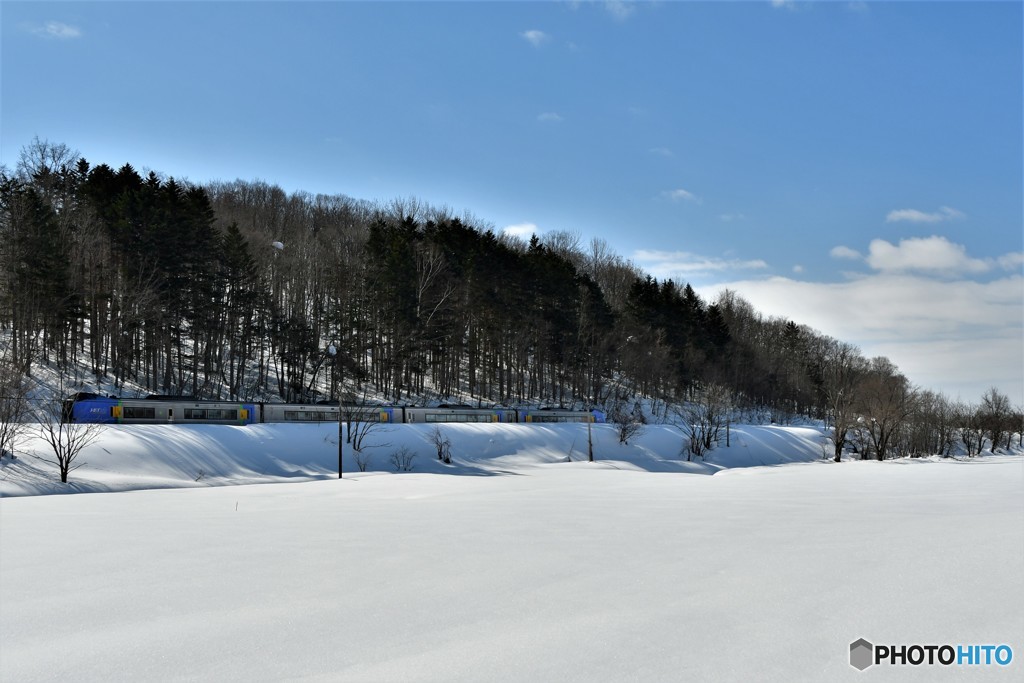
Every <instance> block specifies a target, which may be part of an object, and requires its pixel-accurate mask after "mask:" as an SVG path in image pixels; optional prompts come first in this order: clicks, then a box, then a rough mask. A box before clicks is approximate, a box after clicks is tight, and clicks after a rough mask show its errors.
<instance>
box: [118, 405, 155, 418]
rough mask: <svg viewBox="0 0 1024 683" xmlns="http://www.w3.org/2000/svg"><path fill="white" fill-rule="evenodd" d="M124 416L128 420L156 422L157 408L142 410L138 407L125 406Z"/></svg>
mask: <svg viewBox="0 0 1024 683" xmlns="http://www.w3.org/2000/svg"><path fill="white" fill-rule="evenodd" d="M122 415H123V417H124V419H126V420H155V419H156V408H141V407H138V406H124V408H123V411H122Z"/></svg>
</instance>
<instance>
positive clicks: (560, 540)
mask: <svg viewBox="0 0 1024 683" xmlns="http://www.w3.org/2000/svg"><path fill="white" fill-rule="evenodd" d="M477 429H478V428H460V429H459V430H458V433H460V434H461V433H462V432H463V430H464V431H465V433H474V434H475V433H476V431H477ZM224 431H225V432H226V433H230V432H231V430H224ZM135 432H138V434H136V435H135V436H133V437H132V438H131V443H138V442H147V443H148V445H147V448H149V449H150V451H149V452H151V453H155V452H157V451H160V452H163V453H164V455H165V456H166V457H165V458H164V459H163V460H159V461H157V462H162V463H163V464H161V465H159V466H158V465H157V464H156V463H154V464H153V465H152V469H151V470H150V471H149V472H148V473H147V474H146V477H142V476H141V475H139V474H133V475H124V476H121V477H117V478H115V477H108V478H106V479H103V477H101V476H100V473H101V472H107V470H98V469H97V470H95V472H96V473H95V474H94V475H92V476H94V479H93V480H94V481H100V480H101V479H103V480H104V481H106V482H107V483H106V485H108V486H110V487H115V486H122V487H123V488H130V487H131V486H135V485H141V484H143V483H145V484H153V483H155V482H158V481H164V482H166V483H167V485H184V484H185V483H189V480H190V478H191V477H192V474H193V471H194V470H195V469H196V468H198V467H203V468H210V472H211V474H210V477H211V478H212V477H217V478H220V479H222V480H223V481H228V480H242V479H245V478H250V477H251V478H252V479H253V480H257V479H258V480H261V481H262V480H263V479H259V477H260V476H266V477H279V478H287V477H288V476H290V474H289V472H291V471H292V468H298V469H300V470H302V474H301V475H299V476H303V477H328V476H330V473H331V468H330V464H331V462H330V456H329V453H323V454H321V451H322V450H326V451H330V448H328V447H325V448H322V449H320V450H317V451H316V455H314V456H310V460H309V461H305V460H303V461H301V462H298V463H297V462H296V461H295V459H294V458H292V457H291V456H288V457H282V455H281V454H282V452H284V451H285V450H286V448H285V447H283V446H282V447H280V448H277V449H275V450H273V451H272V452H271V451H269V450H260V449H259V448H258V447H257V443H258V441H257V440H253V441H252V442H251V444H250V446H251V449H252V452H251V457H250V459H249V460H248V461H247V462H248V463H249V464H248V465H246V466H245V467H241V466H240V465H238V461H237V459H235V458H232V457H229V456H228V455H227V454H225V452H224V450H226V449H227V447H226V446H224V445H223V444H222V445H220V446H218V447H216V448H214V447H213V446H210V445H209V444H207V443H204V444H203V449H202V451H201V452H202V453H204V454H205V455H204V456H203V457H202V458H199V456H198V455H196V454H195V452H193V451H192V450H191V449H189V448H186V442H184V441H182V439H183V438H184V437H175V440H174V441H173V442H171V443H170V444H163V443H161V441H162V439H161V435H163V434H164V431H161V430H155V431H154V430H153V429H152V428H147V429H137V430H118V431H116V432H114V433H115V434H121V435H126V434H129V433H133V434H134V433H135ZM254 433H257V434H258V433H260V432H259V430H256V431H255V432H254ZM272 433H273V434H274V438H275V441H278V440H280V441H283V442H284V443H285V445H286V446H287V448H294V449H295V452H296V453H301V452H303V449H304V448H306V447H308V446H310V445H311V444H314V443H315V439H314V437H312V436H310V437H308V438H309V439H310V441H309V442H308V443H306V444H303V443H301V442H299V435H298V433H296V434H290V433H289V432H288V431H287V430H278V429H275V430H273V432H272ZM510 433H511V432H510ZM742 433H744V432H741V430H737V432H736V433H734V437H735V436H737V435H738V434H742ZM773 433H774V432H773V431H772V430H770V429H766V430H760V431H753V432H749V433H748V437H749V440H748V441H746V446H743V445H739V446H734V449H744V448H745V449H746V450H747V451H751V452H753V450H754V449H755V435H759V436H757V437H756V440H757V441H756V443H757V444H760V445H761V446H763V448H764V450H767V449H768V447H769V446H770V445H771V444H772V439H771V438H769V437H770V436H771V435H772V434H773ZM243 434H244V432H243ZM552 434H553V435H554V434H557V435H559V436H558V438H559V439H561V441H558V442H555V441H552V444H556V445H550V446H549V447H548V448H547V450H543V451H541V452H539V453H536V454H532V455H528V454H527V451H525V450H523V449H521V448H519V447H517V446H515V445H514V442H512V441H508V442H505V441H503V440H502V439H500V438H496V437H493V436H492V437H487V438H486V439H484V437H483V436H480V438H481V439H484V443H486V444H488V446H487V448H489V449H490V450H489V451H488V452H487V453H485V454H484V455H486V456H487V457H486V458H485V457H484V456H483V455H482V456H480V459H479V460H476V461H473V460H472V458H471V457H470V456H469V455H468V454H463V455H461V456H460V457H461V458H462V460H461V461H460V464H459V465H458V467H459V468H461V469H460V471H463V472H467V473H468V472H476V473H480V474H485V473H488V472H490V473H491V474H494V475H496V476H459V477H452V476H439V475H437V474H431V473H416V472H414V473H411V474H403V475H392V476H380V475H370V474H366V475H362V476H357V477H353V478H351V479H349V478H346V479H343V480H340V481H339V480H337V479H331V480H324V481H311V482H304V483H283V484H279V485H276V486H230V487H229V486H218V487H213V488H194V489H189V490H147V491H133V492H128V493H121V494H116V495H75V496H24V497H15V498H5V499H3V500H0V543H2V553H0V591H2V593H0V654H2V656H0V680H3V681H48V680H52V681H58V680H79V681H111V680H117V681H139V680H149V681H152V680H168V679H173V680H219V681H277V680H292V679H305V680H315V681H357V682H360V683H361V682H364V681H446V682H447V681H474V682H475V681H483V680H486V681H531V682H533V681H623V680H639V681H680V680H706V681H754V680H756V681H786V682H787V683H789V682H791V681H843V680H850V681H863V680H866V678H871V679H872V680H919V681H934V680H953V679H958V680H959V679H960V678H962V675H963V674H972V675H971V676H969V677H970V678H972V679H975V678H983V679H992V680H1005V681H1009V680H1019V678H1018V677H1019V674H1020V658H1021V657H1024V642H1022V641H1024V609H1022V607H1024V582H1022V581H1021V576H1024V496H1022V491H1024V458H1021V457H1020V456H1000V457H985V458H977V459H974V460H971V461H959V460H943V461H939V460H924V461H890V462H881V463H880V462H845V463H841V464H835V463H831V462H828V461H825V462H814V463H805V464H794V465H791V466H786V467H752V468H742V469H728V470H722V471H719V472H718V473H717V475H716V476H711V477H709V476H693V475H691V474H686V473H671V472H668V471H657V472H650V471H644V470H662V468H663V469H664V470H668V469H669V468H670V465H671V467H675V468H676V469H677V470H681V469H683V468H682V466H680V465H678V464H673V463H671V461H670V460H669V459H665V460H664V461H658V460H657V459H654V458H653V456H649V455H645V454H644V451H643V449H644V448H645V446H643V445H642V444H643V443H644V442H643V441H642V440H641V445H637V446H635V447H631V448H632V449H633V450H632V451H631V452H632V453H633V455H631V456H630V457H620V458H618V459H616V460H604V461H602V462H601V463H597V464H596V465H591V464H589V463H585V462H582V463H581V462H574V463H561V462H559V461H560V460H564V459H565V456H566V453H567V451H568V446H569V445H570V444H571V443H572V442H573V438H572V437H571V436H570V434H569V433H568V431H567V430H566V433H564V434H562V430H560V429H553V430H552ZM780 434H782V432H780ZM142 435H148V436H146V437H145V439H143V438H142ZM123 438H125V439H127V438H128V437H126V436H125V437H123ZM238 438H241V437H238ZM246 438H250V437H246ZM264 438H266V437H264ZM319 438H320V439H321V440H322V438H323V437H322V436H321V437H319ZM390 438H392V439H394V440H395V441H397V435H395V436H392V437H390ZM647 438H648V439H650V440H653V439H656V438H659V437H658V435H657V434H650V435H648V437H647ZM666 438H667V437H666ZM746 438H747V437H744V439H746ZM779 438H780V439H782V438H784V437H783V436H781V435H780V436H779ZM458 441H459V440H458V439H455V438H453V443H458ZM115 443H116V444H118V445H119V446H123V447H124V448H127V445H126V444H127V443H129V442H128V441H125V442H119V441H111V440H110V439H109V438H107V439H105V440H104V446H103V447H101V450H100V452H102V453H104V454H105V455H109V458H110V460H101V459H99V458H98V457H96V456H95V451H91V452H90V454H89V457H90V460H91V464H90V468H96V467H99V466H103V467H110V468H112V469H111V470H110V471H111V472H113V471H115V470H117V471H122V470H119V469H118V468H120V467H122V465H120V464H119V462H120V461H119V460H117V458H122V457H128V454H127V453H121V452H120V450H119V449H118V448H111V445H113V444H115ZM599 443H600V448H597V449H595V450H596V452H597V453H599V454H600V457H604V458H607V457H608V453H609V451H610V450H611V445H609V444H608V443H607V442H606V441H605V440H604V439H602V440H601V441H599ZM102 448H106V449H107V450H109V451H110V453H109V454H107V453H106V452H105V451H103V450H102ZM263 448H266V449H269V447H266V446H264V447H263ZM575 448H578V446H577V447H574V450H573V457H574V460H575V459H577V457H578V452H577V450H575ZM807 448H808V449H809V448H810V446H808V447H807ZM161 449H163V450H161ZM779 450H783V451H784V450H785V449H779ZM741 452H742V451H740V450H736V453H741ZM185 453H191V456H190V457H192V458H196V459H195V460H189V459H183V454H185ZM721 455H724V453H723V454H721ZM806 455H807V457H811V456H813V455H814V454H812V453H810V452H808V453H807V454H806ZM818 456H819V458H820V453H819V454H818ZM735 457H739V456H738V455H737V456H735ZM289 458H290V459H289ZM429 460H430V459H429V458H427V457H426V454H425V451H424V452H422V454H421V455H420V463H419V464H422V465H423V466H424V467H423V469H426V468H427V465H428V461H429ZM713 460H714V456H712V461H713ZM527 461H529V462H527ZM283 462H286V463H287V464H282V463H283ZM658 462H661V463H662V464H661V465H658V464H657V463H658ZM545 463H548V464H545ZM513 465H514V467H513ZM527 465H528V466H527ZM429 466H430V467H431V469H436V468H437V466H436V465H435V464H434V463H429ZM696 467H698V468H699V467H702V466H701V465H697V466H696ZM706 467H710V464H709V465H707V466H706ZM260 468H269V469H270V470H271V472H270V473H268V474H266V475H260ZM623 470H627V471H623ZM499 472H506V473H507V474H504V475H501V474H499ZM87 475H90V470H88V469H86V468H83V469H82V470H80V472H79V477H78V479H79V480H80V481H82V482H87V481H93V480H90V479H87V478H86V477H87ZM201 484H202V480H201V481H200V482H198V483H196V482H192V485H194V486H198V485H201ZM82 485H83V486H85V485H86V484H85V483H83V484H82ZM97 485H98V484H97ZM862 637H863V638H867V639H868V640H870V641H872V642H875V643H894V644H900V643H908V644H909V643H924V644H928V643H937V644H943V643H951V644H959V643H981V644H985V643H996V644H999V643H1005V644H1009V645H1010V646H1012V647H1013V651H1014V655H1015V656H1014V661H1013V662H1012V664H1011V666H1009V667H987V668H984V669H979V668H975V669H974V670H971V671H964V670H963V669H962V668H961V667H956V666H951V667H941V666H920V667H910V666H907V667H892V668H884V667H874V668H872V669H869V670H868V671H866V672H858V671H857V670H855V669H853V668H852V667H851V666H850V665H849V663H848V656H849V644H850V643H851V642H852V641H854V640H856V639H858V638H862Z"/></svg>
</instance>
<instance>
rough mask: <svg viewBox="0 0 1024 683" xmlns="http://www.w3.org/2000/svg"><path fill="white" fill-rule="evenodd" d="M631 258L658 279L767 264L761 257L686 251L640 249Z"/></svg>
mask: <svg viewBox="0 0 1024 683" xmlns="http://www.w3.org/2000/svg"><path fill="white" fill-rule="evenodd" d="M633 259H634V260H635V261H636V262H637V264H638V265H640V266H641V267H642V268H643V269H644V271H646V272H648V273H650V274H651V275H653V276H654V277H656V278H659V279H668V278H673V279H676V278H680V277H684V276H685V277H694V276H697V275H702V274H708V273H722V272H727V271H728V272H731V271H741V270H763V269H764V268H767V267H768V264H767V263H765V262H764V261H762V260H761V259H753V260H746V261H744V260H741V259H724V258H719V257H715V256H700V255H699V254H692V253H690V252H687V251H658V250H655V249H640V250H637V251H635V252H634V253H633Z"/></svg>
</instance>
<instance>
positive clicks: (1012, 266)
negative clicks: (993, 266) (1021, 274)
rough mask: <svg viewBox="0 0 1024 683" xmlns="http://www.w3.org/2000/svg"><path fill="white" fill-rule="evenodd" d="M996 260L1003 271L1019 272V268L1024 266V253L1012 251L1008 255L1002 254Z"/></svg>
mask: <svg viewBox="0 0 1024 683" xmlns="http://www.w3.org/2000/svg"><path fill="white" fill-rule="evenodd" d="M997 260H998V261H999V265H1000V267H1002V269H1003V270H1017V271H1019V270H1020V269H1021V266H1024V251H1013V252H1010V253H1009V254H1003V255H1002V256H1000V257H999V258H998V259H997Z"/></svg>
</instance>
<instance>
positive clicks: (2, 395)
mask: <svg viewBox="0 0 1024 683" xmlns="http://www.w3.org/2000/svg"><path fill="white" fill-rule="evenodd" d="M5 355H6V354H5ZM29 413H30V411H29V404H28V388H27V387H26V385H25V377H24V376H23V375H22V374H21V372H19V371H18V369H17V368H16V367H15V366H14V364H13V363H11V362H9V361H8V360H7V359H6V358H5V357H0V456H2V455H5V454H11V455H13V454H14V451H15V449H16V447H17V445H18V442H19V441H21V438H22V437H23V436H24V435H25V432H26V430H27V428H28V422H27V421H28V418H29Z"/></svg>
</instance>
